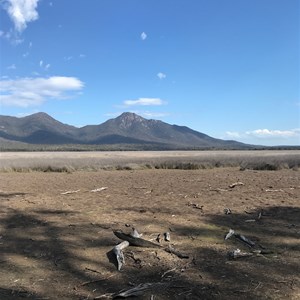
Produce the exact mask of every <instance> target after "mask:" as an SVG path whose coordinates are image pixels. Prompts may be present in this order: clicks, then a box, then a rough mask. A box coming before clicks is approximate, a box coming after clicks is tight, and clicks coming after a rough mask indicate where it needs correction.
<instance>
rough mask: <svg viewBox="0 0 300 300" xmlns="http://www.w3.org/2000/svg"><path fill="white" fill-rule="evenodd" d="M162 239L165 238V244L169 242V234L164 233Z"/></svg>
mask: <svg viewBox="0 0 300 300" xmlns="http://www.w3.org/2000/svg"><path fill="white" fill-rule="evenodd" d="M164 237H165V241H166V242H170V239H171V237H170V232H165V233H164Z"/></svg>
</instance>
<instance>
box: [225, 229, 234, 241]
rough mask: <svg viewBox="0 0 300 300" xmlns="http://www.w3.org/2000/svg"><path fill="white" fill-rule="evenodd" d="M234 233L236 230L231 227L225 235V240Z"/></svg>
mask: <svg viewBox="0 0 300 300" xmlns="http://www.w3.org/2000/svg"><path fill="white" fill-rule="evenodd" d="M233 235H234V230H233V229H229V231H228V233H227V234H226V235H225V237H224V240H228V239H229V238H231V237H232V236H233Z"/></svg>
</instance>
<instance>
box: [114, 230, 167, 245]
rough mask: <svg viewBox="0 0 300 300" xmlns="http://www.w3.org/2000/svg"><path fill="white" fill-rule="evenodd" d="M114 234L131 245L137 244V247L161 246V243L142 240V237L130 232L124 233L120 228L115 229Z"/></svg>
mask: <svg viewBox="0 0 300 300" xmlns="http://www.w3.org/2000/svg"><path fill="white" fill-rule="evenodd" d="M114 235H115V236H116V237H117V238H119V239H121V240H123V241H127V242H129V244H130V245H132V246H138V247H146V248H161V247H162V246H161V245H158V244H155V243H152V242H150V241H147V240H144V239H142V238H138V237H134V236H132V235H131V234H126V233H124V232H123V231H122V230H115V231H114Z"/></svg>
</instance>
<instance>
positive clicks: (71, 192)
mask: <svg viewBox="0 0 300 300" xmlns="http://www.w3.org/2000/svg"><path fill="white" fill-rule="evenodd" d="M78 192H80V190H76V191H66V192H63V193H60V194H61V195H68V194H74V193H78Z"/></svg>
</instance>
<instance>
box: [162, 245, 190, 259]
mask: <svg viewBox="0 0 300 300" xmlns="http://www.w3.org/2000/svg"><path fill="white" fill-rule="evenodd" d="M165 251H166V252H168V253H172V254H175V255H176V256H177V257H179V258H189V256H188V255H187V254H184V253H181V252H179V251H178V250H176V249H174V248H173V247H172V246H171V245H169V247H168V248H165Z"/></svg>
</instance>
